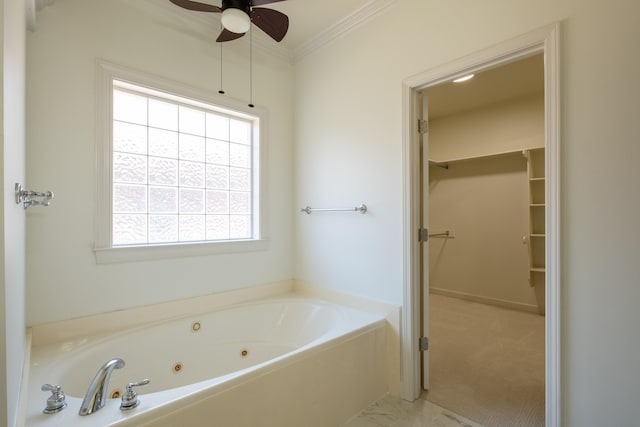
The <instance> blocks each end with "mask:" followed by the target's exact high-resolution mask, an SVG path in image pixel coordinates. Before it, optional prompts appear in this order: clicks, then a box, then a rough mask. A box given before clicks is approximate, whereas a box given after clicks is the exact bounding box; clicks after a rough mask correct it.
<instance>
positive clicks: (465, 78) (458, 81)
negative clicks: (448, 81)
mask: <svg viewBox="0 0 640 427" xmlns="http://www.w3.org/2000/svg"><path fill="white" fill-rule="evenodd" d="M472 78H473V74H469V75H468V76H464V77H460V78H459V79H455V80H454V81H453V82H454V83H462V82H466V81H467V80H471V79H472Z"/></svg>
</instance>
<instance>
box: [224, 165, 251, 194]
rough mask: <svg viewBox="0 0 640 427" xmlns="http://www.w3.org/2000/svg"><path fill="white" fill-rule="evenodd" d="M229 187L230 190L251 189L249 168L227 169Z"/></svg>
mask: <svg viewBox="0 0 640 427" xmlns="http://www.w3.org/2000/svg"><path fill="white" fill-rule="evenodd" d="M229 188H230V189H231V190H241V191H249V190H251V171H250V170H249V169H237V168H230V169H229Z"/></svg>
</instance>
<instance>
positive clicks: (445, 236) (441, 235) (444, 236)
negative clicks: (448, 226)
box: [429, 230, 455, 239]
mask: <svg viewBox="0 0 640 427" xmlns="http://www.w3.org/2000/svg"><path fill="white" fill-rule="evenodd" d="M429 237H439V238H441V239H455V237H454V236H452V235H451V232H450V231H449V230H445V231H443V232H441V233H430V234H429Z"/></svg>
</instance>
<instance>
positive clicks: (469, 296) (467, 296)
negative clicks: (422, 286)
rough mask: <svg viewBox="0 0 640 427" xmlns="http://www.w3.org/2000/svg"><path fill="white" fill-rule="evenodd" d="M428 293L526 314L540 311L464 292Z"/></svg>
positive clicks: (530, 306) (536, 308)
mask: <svg viewBox="0 0 640 427" xmlns="http://www.w3.org/2000/svg"><path fill="white" fill-rule="evenodd" d="M429 293H431V294H435V295H443V296H445V297H452V298H459V299H463V300H467V301H473V302H479V303H482V304H489V305H495V306H498V307H504V308H510V309H512V310H519V311H526V312H528V313H536V314H540V309H539V308H538V306H537V305H534V304H524V303H521V302H514V301H508V300H503V299H498V298H490V297H483V296H480V295H473V294H467V293H465V292H458V291H450V290H448V289H441V288H431V287H430V288H429Z"/></svg>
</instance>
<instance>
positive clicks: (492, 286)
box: [423, 55, 546, 426]
mask: <svg viewBox="0 0 640 427" xmlns="http://www.w3.org/2000/svg"><path fill="white" fill-rule="evenodd" d="M543 70H544V64H543V58H542V55H536V56H532V57H529V58H526V59H522V60H519V61H517V62H514V63H511V64H508V65H505V66H502V67H500V68H496V69H493V70H489V71H485V72H482V73H480V74H478V75H476V76H475V77H474V78H473V79H471V80H469V81H467V82H464V83H460V84H456V83H447V84H444V85H442V86H437V87H433V88H428V89H427V90H425V91H424V92H423V96H424V97H425V98H426V99H427V102H425V104H426V106H427V108H428V114H427V115H428V119H429V126H428V128H429V129H428V145H427V147H428V148H427V151H428V158H429V166H428V188H425V189H423V193H426V194H424V197H425V198H426V200H427V209H428V228H429V230H430V232H429V234H430V238H429V240H428V249H429V250H428V267H425V268H428V270H427V271H425V274H428V284H429V287H428V289H424V290H423V292H429V295H430V297H429V306H428V310H427V311H426V312H427V313H428V314H427V315H428V316H429V331H428V334H429V342H430V344H429V368H428V369H429V377H430V380H429V382H430V385H429V389H428V391H427V394H426V399H427V400H430V401H432V402H434V403H436V404H439V405H441V406H443V407H446V408H448V409H451V410H453V411H454V412H456V413H459V414H461V415H463V416H465V417H467V418H469V419H470V420H473V421H476V422H479V423H480V424H482V425H494V426H501V425H505V426H513V425H518V426H543V425H544V411H545V407H544V402H545V387H544V380H545V361H544V354H545V351H544V345H545V344H544V343H545V341H544V337H545V335H544V334H545V332H544V324H545V321H544V311H545V306H544V301H545V240H546V227H545V202H546V200H545V148H544V147H545V124H544V108H545V107H544V74H543Z"/></svg>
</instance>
